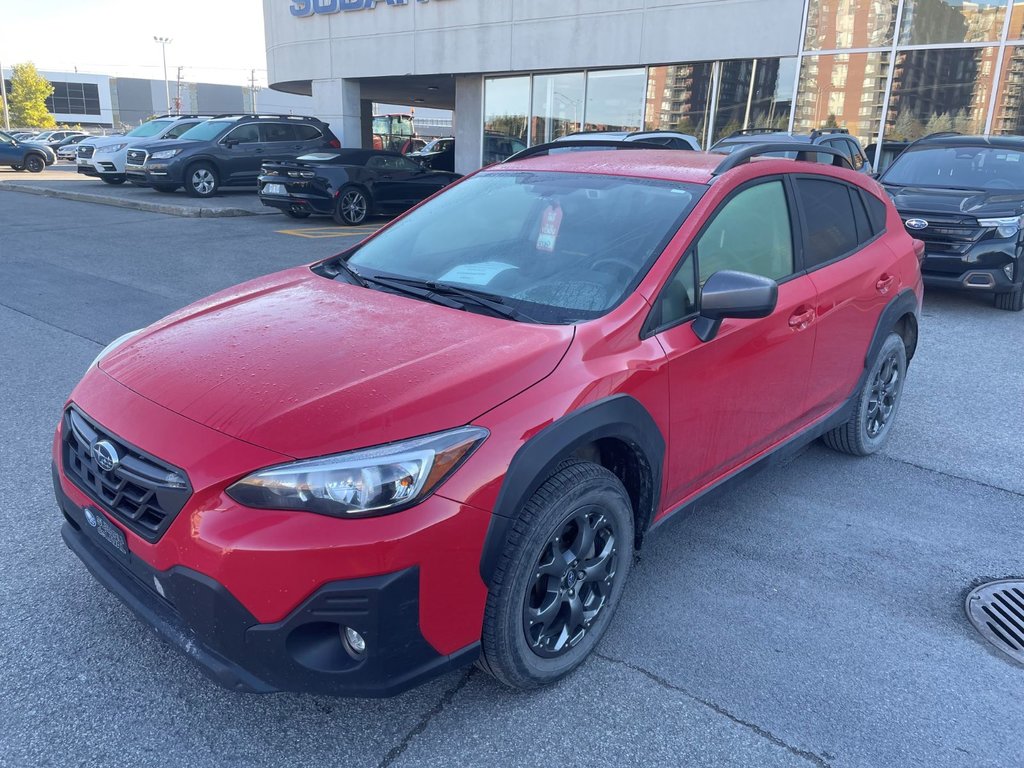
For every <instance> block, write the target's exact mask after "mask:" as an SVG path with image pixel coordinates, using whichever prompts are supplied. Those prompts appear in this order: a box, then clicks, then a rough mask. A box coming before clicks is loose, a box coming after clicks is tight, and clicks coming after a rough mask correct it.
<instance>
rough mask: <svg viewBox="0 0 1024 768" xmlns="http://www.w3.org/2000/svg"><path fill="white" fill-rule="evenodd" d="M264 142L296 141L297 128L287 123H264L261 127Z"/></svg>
mask: <svg viewBox="0 0 1024 768" xmlns="http://www.w3.org/2000/svg"><path fill="white" fill-rule="evenodd" d="M260 128H261V129H262V131H263V140H264V141H271V142H274V141H295V126H294V125H287V124H285V123H264V124H263V125H261V126H260Z"/></svg>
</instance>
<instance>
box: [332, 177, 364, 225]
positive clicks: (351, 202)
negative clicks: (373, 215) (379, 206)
mask: <svg viewBox="0 0 1024 768" xmlns="http://www.w3.org/2000/svg"><path fill="white" fill-rule="evenodd" d="M369 215H370V198H369V197H367V196H366V193H365V192H364V191H363V190H361V189H360V188H359V187H352V186H348V187H342V188H341V191H340V192H339V193H338V201H337V202H336V203H335V204H334V220H335V221H336V222H337V223H338V224H341V225H343V226H346V227H355V226H358V225H359V224H362V223H363V222H364V221H366V218H367V216H369Z"/></svg>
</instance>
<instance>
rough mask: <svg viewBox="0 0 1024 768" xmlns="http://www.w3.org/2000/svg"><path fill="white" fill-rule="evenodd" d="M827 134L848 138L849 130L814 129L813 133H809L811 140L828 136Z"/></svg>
mask: <svg viewBox="0 0 1024 768" xmlns="http://www.w3.org/2000/svg"><path fill="white" fill-rule="evenodd" d="M829 133H841V134H843V135H844V136H849V135H850V129H849V128H815V129H814V130H813V131H811V138H812V139H816V138H818V137H819V136H824V135H826V134H829Z"/></svg>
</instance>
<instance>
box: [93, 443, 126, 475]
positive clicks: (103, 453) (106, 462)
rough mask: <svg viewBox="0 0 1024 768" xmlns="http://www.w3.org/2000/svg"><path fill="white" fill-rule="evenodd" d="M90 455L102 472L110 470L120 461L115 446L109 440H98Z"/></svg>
mask: <svg viewBox="0 0 1024 768" xmlns="http://www.w3.org/2000/svg"><path fill="white" fill-rule="evenodd" d="M92 457H93V458H94V459H95V460H96V464H97V465H98V466H99V468H100V469H102V470H103V471H104V472H110V471H112V470H113V469H114V467H116V466H117V465H118V464H120V463H121V457H120V456H119V455H118V453H117V448H115V447H114V444H113V443H111V442H110V441H109V440H100V441H99V442H98V443H96V445H94V446H93V447H92Z"/></svg>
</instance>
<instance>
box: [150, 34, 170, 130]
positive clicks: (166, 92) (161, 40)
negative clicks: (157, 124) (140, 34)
mask: <svg viewBox="0 0 1024 768" xmlns="http://www.w3.org/2000/svg"><path fill="white" fill-rule="evenodd" d="M153 41H154V42H157V43H160V48H161V49H162V51H163V54H164V96H165V97H166V99H167V113H168V114H170V112H171V84H170V82H169V81H168V79H167V44H168V43H170V42H171V38H169V37H157V36H156V35H153Z"/></svg>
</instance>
